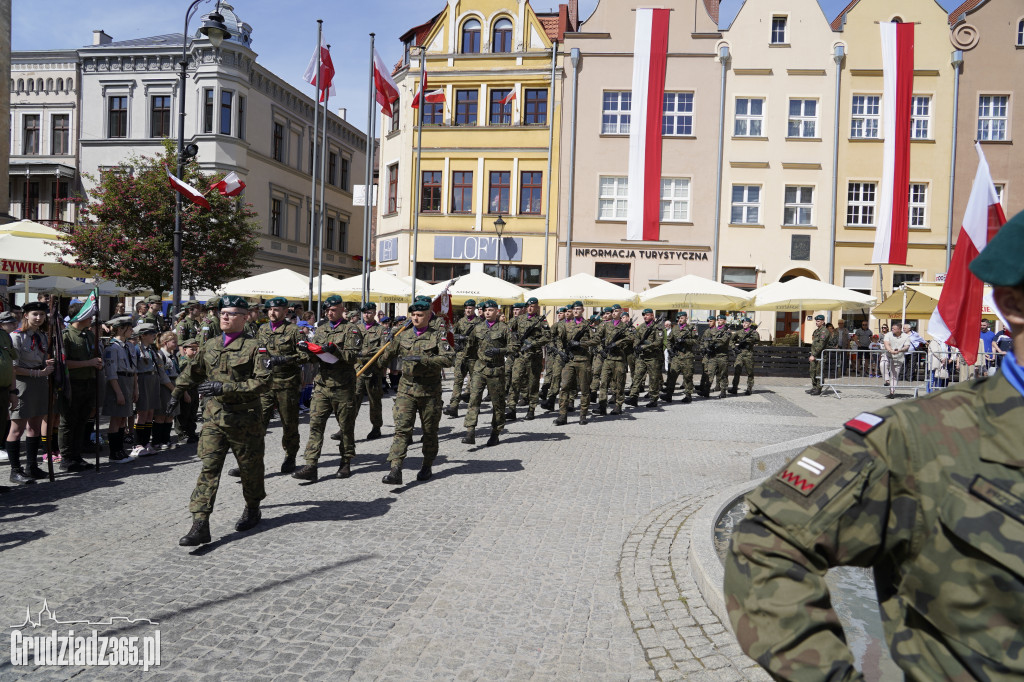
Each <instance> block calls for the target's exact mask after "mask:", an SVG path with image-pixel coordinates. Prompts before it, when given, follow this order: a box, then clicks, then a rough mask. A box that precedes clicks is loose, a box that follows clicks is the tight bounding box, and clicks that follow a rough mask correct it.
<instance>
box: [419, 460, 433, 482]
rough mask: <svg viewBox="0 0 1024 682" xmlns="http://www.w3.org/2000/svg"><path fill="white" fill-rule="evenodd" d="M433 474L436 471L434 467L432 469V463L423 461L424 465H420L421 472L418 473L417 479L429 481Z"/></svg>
mask: <svg viewBox="0 0 1024 682" xmlns="http://www.w3.org/2000/svg"><path fill="white" fill-rule="evenodd" d="M433 475H434V471H433V469H431V466H430V464H427V463H426V462H425V461H424V462H423V466H421V467H420V470H419V472H418V473H417V474H416V480H417V481H429V480H430V479H431V477H432V476H433Z"/></svg>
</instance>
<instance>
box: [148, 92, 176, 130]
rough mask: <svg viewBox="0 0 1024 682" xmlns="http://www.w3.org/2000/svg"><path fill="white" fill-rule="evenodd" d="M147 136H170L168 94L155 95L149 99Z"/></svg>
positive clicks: (169, 103)
mask: <svg viewBox="0 0 1024 682" xmlns="http://www.w3.org/2000/svg"><path fill="white" fill-rule="evenodd" d="M149 136H150V137H170V136H171V98H170V96H168V95H157V96H156V97H153V98H151V99H150V108H149Z"/></svg>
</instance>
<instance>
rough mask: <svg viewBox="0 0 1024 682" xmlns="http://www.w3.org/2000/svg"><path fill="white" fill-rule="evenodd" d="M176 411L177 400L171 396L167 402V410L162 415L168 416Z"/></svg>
mask: <svg viewBox="0 0 1024 682" xmlns="http://www.w3.org/2000/svg"><path fill="white" fill-rule="evenodd" d="M177 409H178V399H177V398H175V397H174V396H171V399H170V400H168V401H167V409H166V410H164V414H166V415H167V416H170V415H172V414H174V411H175V410H177Z"/></svg>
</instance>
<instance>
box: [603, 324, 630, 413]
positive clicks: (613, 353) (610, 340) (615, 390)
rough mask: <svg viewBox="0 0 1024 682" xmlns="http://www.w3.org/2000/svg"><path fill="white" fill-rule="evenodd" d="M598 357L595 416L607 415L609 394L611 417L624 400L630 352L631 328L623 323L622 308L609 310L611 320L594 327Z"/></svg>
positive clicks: (620, 408) (617, 411)
mask: <svg viewBox="0 0 1024 682" xmlns="http://www.w3.org/2000/svg"><path fill="white" fill-rule="evenodd" d="M597 338H598V341H599V342H600V348H601V355H602V356H603V357H604V362H603V363H602V365H601V383H600V386H599V392H598V400H599V402H598V403H597V413H598V414H600V415H605V414H608V393H609V391H610V392H611V393H612V397H613V398H614V400H615V405H614V406H613V407H612V414H622V404H623V402H624V401H625V399H626V356H627V355H630V354H631V351H632V350H633V341H634V337H633V329H632V328H631V327H629V326H628V325H627V324H626V323H625V322H623V321H622V308H614V307H613V308H612V309H611V319H609V320H607V321H605V322H603V323H602V324H601V326H599V327H598V328H597Z"/></svg>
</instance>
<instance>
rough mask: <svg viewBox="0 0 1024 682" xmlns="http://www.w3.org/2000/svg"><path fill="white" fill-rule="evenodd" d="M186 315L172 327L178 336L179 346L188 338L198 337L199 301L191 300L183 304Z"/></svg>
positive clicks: (200, 323)
mask: <svg viewBox="0 0 1024 682" xmlns="http://www.w3.org/2000/svg"><path fill="white" fill-rule="evenodd" d="M185 310H186V311H187V313H188V314H187V315H185V317H184V318H182V320H181V321H180V322H178V324H177V325H175V327H174V333H175V334H177V336H178V347H179V348H180V347H181V346H182V345H183V344H184V343H185V342H186V341H188V340H189V339H198V338H199V330H200V328H201V327H202V326H203V323H202V318H201V316H202V306H200V305H199V301H196V300H191V301H189V302H188V303H186V304H185Z"/></svg>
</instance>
